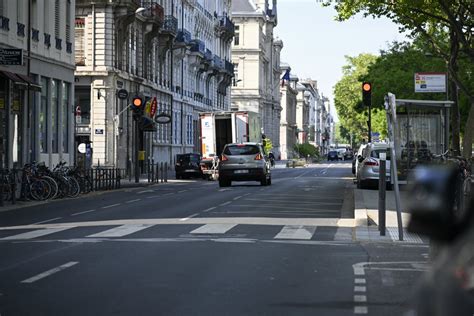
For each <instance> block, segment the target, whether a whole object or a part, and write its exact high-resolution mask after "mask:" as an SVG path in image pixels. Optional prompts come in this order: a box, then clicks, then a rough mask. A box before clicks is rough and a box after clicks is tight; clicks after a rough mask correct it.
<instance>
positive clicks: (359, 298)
mask: <svg viewBox="0 0 474 316" xmlns="http://www.w3.org/2000/svg"><path fill="white" fill-rule="evenodd" d="M354 302H356V303H365V302H367V296H365V295H354Z"/></svg>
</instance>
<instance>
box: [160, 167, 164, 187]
mask: <svg viewBox="0 0 474 316" xmlns="http://www.w3.org/2000/svg"><path fill="white" fill-rule="evenodd" d="M160 172H161V183H163V182H165V178H164V176H163V173H164V171H163V162H161V163H160Z"/></svg>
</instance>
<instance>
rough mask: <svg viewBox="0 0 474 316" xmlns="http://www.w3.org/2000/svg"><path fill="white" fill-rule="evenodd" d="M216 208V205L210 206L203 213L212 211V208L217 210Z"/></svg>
mask: <svg viewBox="0 0 474 316" xmlns="http://www.w3.org/2000/svg"><path fill="white" fill-rule="evenodd" d="M215 209H216V207H215V206H213V207H210V208H208V209H205V210H204V211H202V212H203V213H207V212H209V211H212V210H215Z"/></svg>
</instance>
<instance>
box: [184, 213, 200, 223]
mask: <svg viewBox="0 0 474 316" xmlns="http://www.w3.org/2000/svg"><path fill="white" fill-rule="evenodd" d="M198 215H199V213H195V214H193V215H190V216H188V217H185V218H181V219H180V221H182V222H185V221H187V220H188V219H190V218H193V217H195V216H198Z"/></svg>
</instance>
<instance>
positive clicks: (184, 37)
mask: <svg viewBox="0 0 474 316" xmlns="http://www.w3.org/2000/svg"><path fill="white" fill-rule="evenodd" d="M176 42H178V43H185V44H188V43H190V42H191V33H190V32H189V31H188V30H185V29H182V30H179V31H178V34H177V35H176Z"/></svg>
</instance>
